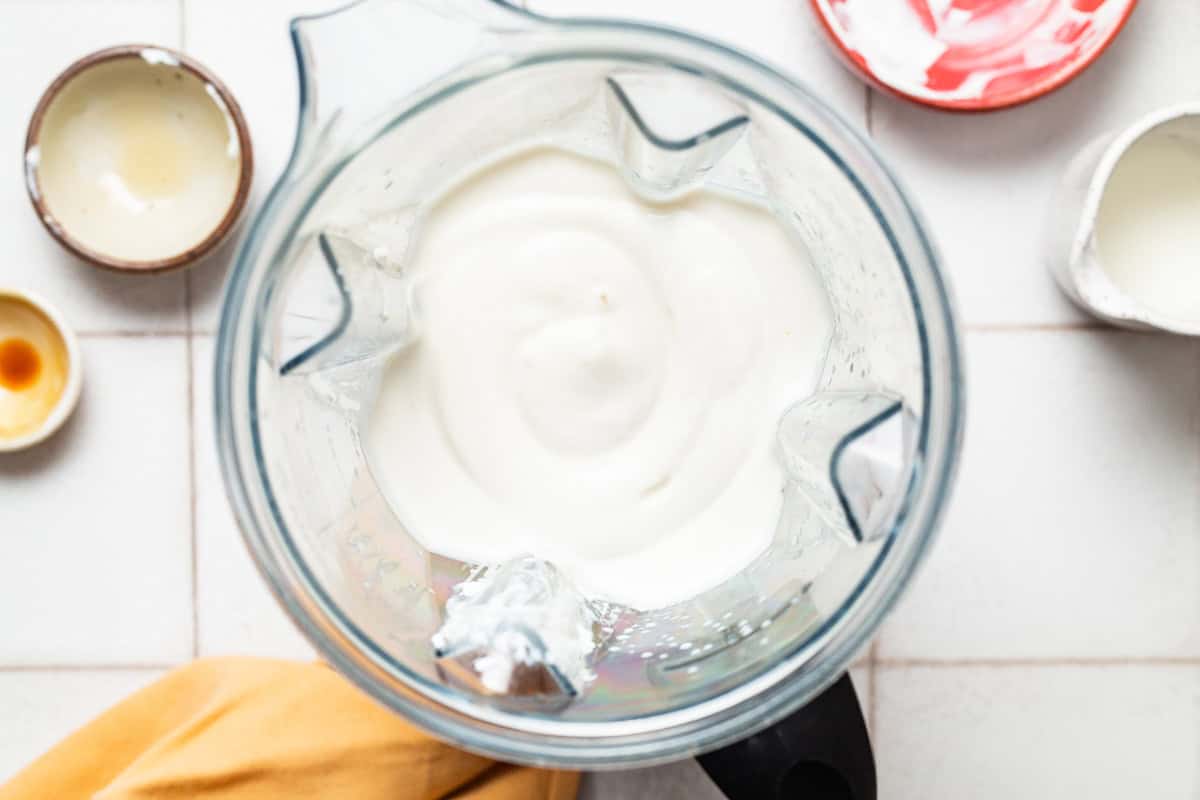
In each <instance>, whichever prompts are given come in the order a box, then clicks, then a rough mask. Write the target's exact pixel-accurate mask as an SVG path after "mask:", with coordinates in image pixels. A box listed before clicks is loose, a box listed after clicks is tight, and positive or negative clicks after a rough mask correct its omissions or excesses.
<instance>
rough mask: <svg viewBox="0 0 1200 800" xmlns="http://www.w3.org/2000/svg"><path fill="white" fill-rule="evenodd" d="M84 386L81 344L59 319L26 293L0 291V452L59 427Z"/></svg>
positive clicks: (18, 447)
mask: <svg viewBox="0 0 1200 800" xmlns="http://www.w3.org/2000/svg"><path fill="white" fill-rule="evenodd" d="M82 385H83V363H82V361H81V360H80V356H79V344H78V342H77V341H76V339H75V334H74V333H73V332H72V331H71V329H70V328H69V327H68V326H67V324H66V321H65V320H64V319H63V317H62V315H61V314H59V313H58V311H56V310H55V309H54V308H53V307H52V306H50V305H49V304H48V303H46V302H45V301H44V300H42V299H40V298H38V297H37V296H36V295H33V294H30V293H29V292H23V291H19V290H16V289H0V452H7V451H12V450H22V449H24V448H26V447H30V446H32V445H35V444H37V443H38V442H41V441H42V440H44V439H46V438H47V437H48V436H50V434H52V433H54V432H55V431H56V430H58V429H59V428H60V427H62V424H63V423H64V422H66V420H67V417H69V416H70V415H71V412H72V411H74V410H75V406H76V405H77V404H78V402H79V392H80V389H81V388H82Z"/></svg>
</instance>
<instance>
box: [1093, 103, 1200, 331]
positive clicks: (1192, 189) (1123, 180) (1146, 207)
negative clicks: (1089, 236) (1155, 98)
mask: <svg viewBox="0 0 1200 800" xmlns="http://www.w3.org/2000/svg"><path fill="white" fill-rule="evenodd" d="M1177 125H1178V124H1177ZM1096 243H1097V247H1098V255H1099V260H1100V266H1101V268H1102V269H1103V270H1104V272H1105V273H1106V274H1107V275H1108V277H1109V278H1110V279H1111V280H1112V282H1113V283H1114V284H1116V286H1117V287H1118V288H1119V289H1120V290H1121V291H1122V292H1124V293H1125V294H1126V295H1127V296H1128V297H1130V298H1131V299H1133V300H1134V301H1136V302H1137V303H1138V304H1139V305H1141V306H1142V307H1143V308H1145V309H1146V310H1148V311H1151V312H1153V313H1155V314H1159V315H1162V316H1164V317H1166V318H1169V319H1173V320H1179V321H1183V322H1188V323H1193V324H1200V135H1197V134H1193V135H1191V136H1184V135H1182V131H1175V130H1173V128H1172V126H1171V125H1170V124H1168V125H1164V126H1163V127H1162V128H1159V129H1156V130H1152V131H1150V132H1149V133H1147V134H1145V135H1144V136H1143V137H1142V138H1141V139H1139V140H1137V141H1136V142H1134V143H1133V144H1132V145H1131V146H1130V148H1129V149H1128V150H1127V151H1126V152H1125V154H1124V155H1122V156H1121V159H1120V161H1118V162H1117V165H1116V168H1115V169H1114V170H1113V172H1112V175H1111V176H1110V177H1109V179H1108V183H1107V184H1106V186H1105V187H1104V195H1103V198H1102V200H1101V202H1100V212H1099V215H1098V216H1097V219H1096Z"/></svg>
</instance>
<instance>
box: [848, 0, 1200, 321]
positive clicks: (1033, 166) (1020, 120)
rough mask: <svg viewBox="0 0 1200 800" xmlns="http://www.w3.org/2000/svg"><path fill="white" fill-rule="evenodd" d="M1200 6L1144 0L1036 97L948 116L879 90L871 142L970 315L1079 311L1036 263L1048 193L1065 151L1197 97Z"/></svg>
mask: <svg viewBox="0 0 1200 800" xmlns="http://www.w3.org/2000/svg"><path fill="white" fill-rule="evenodd" d="M1197 37H1200V3H1195V2H1191V0H1165V1H1164V0H1159V1H1158V2H1151V3H1140V4H1138V8H1137V10H1136V11H1135V12H1134V14H1133V16H1132V17H1131V18H1130V20H1129V23H1128V26H1127V28H1126V29H1125V30H1124V31H1123V32H1122V33H1121V35H1120V36H1119V37H1118V38H1117V39H1116V40H1115V41H1114V43H1113V45H1112V47H1111V48H1110V49H1109V50H1108V51H1107V52H1106V53H1105V54H1104V55H1103V56H1101V57H1100V59H1099V60H1098V61H1097V62H1096V63H1095V64H1094V65H1092V67H1091V68H1090V69H1089V70H1087V71H1086V72H1085V73H1084V74H1083V75H1081V76H1080V77H1079V78H1078V79H1077V80H1075V81H1073V82H1072V83H1070V84H1068V85H1067V86H1065V87H1063V88H1062V89H1061V90H1059V91H1057V92H1054V93H1053V94H1051V95H1048V96H1046V97H1044V98H1042V99H1040V100H1038V101H1036V102H1034V103H1031V104H1029V105H1025V106H1020V107H1017V108H1014V109H1010V110H1005V111H999V112H995V113H991V114H949V113H944V112H933V111H930V110H928V109H924V108H920V107H918V106H915V105H912V104H909V103H906V102H904V101H901V100H895V99H892V98H891V97H887V96H884V95H876V96H875V98H874V101H873V106H874V113H873V116H872V119H873V125H872V128H873V130H874V135H875V140H876V143H877V144H878V145H879V147H880V149H881V150H882V151H883V154H884V155H885V156H886V157H887V158H888V159H889V160H890V162H891V163H892V165H893V166H894V167H895V168H896V170H897V172H898V173H899V174H900V177H901V179H902V180H904V182H905V183H906V184H907V185H908V186H909V188H911V189H912V190H913V193H914V195H915V198H916V201H917V203H918V205H919V206H920V207H921V208H922V209H923V210H924V212H925V214H926V216H927V219H928V221H929V222H930V224H931V225H932V226H933V231H934V238H935V240H936V241H937V242H938V243H939V244H940V246H941V249H942V254H943V256H944V257H945V260H946V262H947V264H948V268H949V272H950V275H951V277H952V278H953V279H954V285H955V288H956V290H957V293H958V299H959V302H960V305H961V308H962V311H963V316H964V318H965V320H966V322H967V323H968V324H1014V323H1021V324H1029V323H1035V324H1036V323H1061V322H1071V321H1076V320H1079V319H1081V317H1080V314H1079V312H1077V311H1075V310H1074V308H1073V307H1072V306H1071V305H1070V304H1069V303H1067V301H1066V300H1064V299H1063V298H1062V296H1061V295H1060V294H1059V292H1058V290H1057V288H1056V287H1055V286H1054V283H1053V281H1052V280H1051V279H1050V277H1049V275H1048V274H1047V273H1046V271H1045V268H1044V267H1043V265H1042V262H1041V260H1040V250H1039V248H1038V237H1039V236H1040V234H1041V221H1042V217H1043V215H1044V211H1045V209H1046V208H1047V206H1048V204H1049V202H1050V192H1051V190H1052V188H1053V187H1054V185H1055V184H1056V182H1057V180H1058V176H1059V175H1060V174H1061V172H1062V171H1063V169H1065V167H1066V164H1067V161H1068V160H1069V159H1070V157H1071V156H1072V155H1073V154H1074V153H1075V152H1076V151H1077V150H1078V149H1079V148H1081V147H1082V146H1083V145H1084V144H1085V143H1086V142H1088V141H1090V140H1091V139H1092V138H1094V137H1096V136H1098V135H1100V134H1101V133H1103V132H1105V131H1108V130H1111V129H1115V128H1119V127H1123V126H1125V125H1127V124H1129V123H1131V122H1132V121H1133V120H1135V119H1136V118H1137V117H1138V116H1139V115H1140V114H1142V113H1145V112H1147V111H1151V110H1153V109H1155V108H1157V107H1159V106H1163V105H1167V104H1170V103H1178V102H1181V101H1185V100H1197V99H1200V53H1198V52H1197V48H1196V42H1197V41H1198V38H1197Z"/></svg>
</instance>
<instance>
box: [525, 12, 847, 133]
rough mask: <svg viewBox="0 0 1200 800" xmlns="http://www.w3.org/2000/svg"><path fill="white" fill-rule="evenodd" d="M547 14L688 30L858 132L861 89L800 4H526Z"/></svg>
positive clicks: (812, 18) (812, 17)
mask: <svg viewBox="0 0 1200 800" xmlns="http://www.w3.org/2000/svg"><path fill="white" fill-rule="evenodd" d="M525 5H526V7H527V8H528V9H529V10H530V11H535V12H537V13H539V14H545V15H547V16H556V17H561V16H592V17H616V18H624V19H636V20H640V21H643V22H654V23H658V24H660V25H668V26H671V27H676V28H683V29H685V30H688V31H693V32H695V33H698V34H700V35H702V36H706V37H709V38H712V39H715V40H717V41H719V42H724V43H727V44H730V45H733V46H734V47H736V48H738V49H740V50H744V51H745V52H747V53H749V54H750V55H752V56H755V57H756V58H760V59H762V60H764V61H766V62H767V63H769V64H771V65H772V66H774V67H775V68H777V69H779V70H781V71H782V72H784V73H786V74H788V75H790V76H791V77H792V78H794V79H796V80H798V81H800V82H801V83H803V84H804V85H806V86H808V87H809V88H810V89H812V91H813V93H814V94H816V95H817V96H818V97H820V98H821V99H822V100H824V101H825V102H827V103H829V104H830V105H832V106H833V107H834V108H836V109H837V110H838V111H840V112H841V113H842V115H843V116H845V118H846V119H847V120H849V121H850V122H851V124H853V125H854V126H856V127H858V128H861V127H862V126H863V123H864V111H865V108H866V88H865V86H864V85H863V84H862V83H861V82H860V81H859V80H858V79H857V78H855V77H854V76H853V75H851V74H850V72H849V71H847V70H846V69H845V68H844V67H842V65H841V64H839V63H838V62H837V60H836V58H835V57H834V55H833V51H832V49H831V47H830V45H829V44H828V42H827V41H826V39H825V36H824V34H823V33H822V32H821V30H820V27H819V23H818V22H817V21H816V19H815V17H814V16H813V14H812V12H811V11H810V10H809V7H808V3H807V2H801V1H800V0H757V1H756V2H754V3H742V4H738V3H711V2H710V3H697V2H693V1H692V0H528V2H527V3H526V4H525Z"/></svg>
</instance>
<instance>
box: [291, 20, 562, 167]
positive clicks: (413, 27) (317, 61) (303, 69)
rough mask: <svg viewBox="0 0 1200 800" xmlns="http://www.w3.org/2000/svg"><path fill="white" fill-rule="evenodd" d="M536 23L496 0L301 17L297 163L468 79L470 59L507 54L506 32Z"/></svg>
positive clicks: (295, 37)
mask: <svg viewBox="0 0 1200 800" xmlns="http://www.w3.org/2000/svg"><path fill="white" fill-rule="evenodd" d="M538 24H539V23H538V21H537V19H536V18H535V17H534V16H532V15H529V14H526V13H524V12H522V11H520V10H519V9H516V8H514V7H511V6H509V5H507V4H506V3H503V2H498V1H497V0H357V1H356V2H352V3H350V4H349V5H346V6H343V7H341V8H339V9H335V10H333V11H329V12H326V13H323V14H316V15H311V16H302V17H297V18H296V19H294V20H292V23H291V36H292V44H293V47H294V49H295V55H296V66H297V70H298V72H299V83H300V118H299V124H298V130H297V135H296V147H295V152H296V154H297V155H298V156H300V158H298V159H296V160H304V158H305V157H311V155H312V152H313V151H314V150H318V151H319V150H322V149H323V148H322V147H321V145H322V144H323V143H327V142H329V141H330V140H334V141H339V140H345V139H348V138H351V137H353V136H354V135H355V134H357V133H363V132H364V128H368V127H370V128H374V129H376V130H377V129H378V127H379V126H380V125H382V124H385V123H386V122H388V121H390V120H389V119H388V115H389V112H395V111H397V110H399V109H400V108H402V107H411V106H412V105H413V104H414V101H415V100H417V99H419V98H420V97H421V96H429V97H432V96H435V95H436V94H437V92H438V90H439V88H443V87H445V86H446V85H447V84H449V83H451V82H452V80H460V79H462V78H463V77H465V76H464V75H462V74H461V73H462V70H463V68H466V67H467V64H468V63H469V62H471V61H472V60H476V59H479V58H481V57H483V56H485V55H496V56H500V57H503V54H504V47H503V44H502V42H503V39H504V38H505V37H506V36H507V35H511V34H514V33H519V32H521V31H523V30H526V29H530V28H533V27H535V26H537V25H538ZM487 62H488V63H487V66H488V67H489V68H491V69H494V68H495V63H494V62H493V61H491V60H487ZM372 122H374V123H377V124H376V125H370V123H372Z"/></svg>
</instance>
